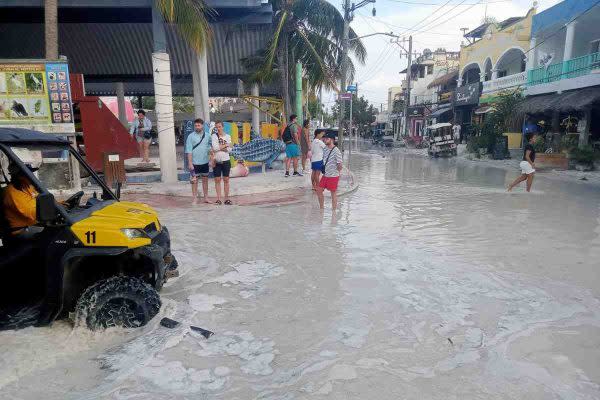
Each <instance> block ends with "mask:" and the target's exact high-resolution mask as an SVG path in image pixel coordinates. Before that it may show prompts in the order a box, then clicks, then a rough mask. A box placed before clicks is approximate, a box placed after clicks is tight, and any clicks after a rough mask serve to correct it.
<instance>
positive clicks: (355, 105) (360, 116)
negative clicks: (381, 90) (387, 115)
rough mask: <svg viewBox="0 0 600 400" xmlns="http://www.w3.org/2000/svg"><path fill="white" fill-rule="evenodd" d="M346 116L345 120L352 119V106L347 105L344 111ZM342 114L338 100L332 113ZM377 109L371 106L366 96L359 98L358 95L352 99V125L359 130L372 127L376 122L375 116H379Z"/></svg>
mask: <svg viewBox="0 0 600 400" xmlns="http://www.w3.org/2000/svg"><path fill="white" fill-rule="evenodd" d="M344 111H345V115H344V118H345V119H348V118H349V117H350V106H349V104H346V107H345V109H344ZM339 112H340V103H339V100H336V102H335V105H334V106H333V109H332V113H333V115H338V114H339ZM377 113H378V111H377V108H375V107H374V106H373V104H370V103H369V101H368V100H367V99H365V98H364V96H361V97H358V96H357V95H356V94H354V95H353V97H352V123H353V124H354V126H356V127H359V129H366V128H367V126H368V125H370V124H371V123H372V122H373V121H375V116H376V115H377Z"/></svg>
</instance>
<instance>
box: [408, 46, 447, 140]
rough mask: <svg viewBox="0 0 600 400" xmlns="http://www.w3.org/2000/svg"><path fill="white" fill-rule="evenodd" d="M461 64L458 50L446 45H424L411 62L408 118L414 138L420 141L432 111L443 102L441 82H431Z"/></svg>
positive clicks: (409, 128)
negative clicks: (440, 46)
mask: <svg viewBox="0 0 600 400" xmlns="http://www.w3.org/2000/svg"><path fill="white" fill-rule="evenodd" d="M458 65H459V52H455V51H446V50H445V49H437V50H436V51H430V50H428V49H425V50H423V54H422V55H421V56H419V57H417V59H416V60H415V61H414V62H413V63H412V65H411V70H410V74H411V90H410V103H409V107H408V110H407V115H406V117H405V118H406V123H407V124H408V135H409V136H411V137H413V138H415V139H414V140H415V141H417V142H419V141H420V138H421V137H422V136H423V132H424V127H425V126H426V125H427V119H428V117H429V115H430V114H431V113H432V112H435V110H436V109H437V108H438V107H439V105H440V94H441V93H440V92H439V89H440V85H433V86H432V83H434V82H435V81H436V80H439V79H440V78H442V77H444V76H447V75H448V74H449V73H451V72H452V71H454V70H456V69H457V68H458ZM404 84H405V83H404Z"/></svg>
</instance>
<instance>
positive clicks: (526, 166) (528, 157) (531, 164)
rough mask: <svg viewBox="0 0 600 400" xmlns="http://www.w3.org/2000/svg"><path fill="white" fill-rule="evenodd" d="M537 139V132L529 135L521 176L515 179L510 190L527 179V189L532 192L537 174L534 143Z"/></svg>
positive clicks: (524, 151) (521, 164) (521, 166)
mask: <svg viewBox="0 0 600 400" xmlns="http://www.w3.org/2000/svg"><path fill="white" fill-rule="evenodd" d="M536 139H537V134H535V133H533V134H530V135H529V140H528V143H527V144H526V145H525V149H524V150H523V161H521V163H520V164H519V167H520V168H521V176H519V177H518V178H517V179H515V180H514V182H513V183H511V184H510V186H509V187H508V191H509V192H510V191H511V190H512V189H513V188H514V187H515V186H517V185H518V184H519V183H521V182H523V181H527V191H528V192H531V186H532V185H533V177H534V175H535V148H534V147H533V144H534V143H535V140H536Z"/></svg>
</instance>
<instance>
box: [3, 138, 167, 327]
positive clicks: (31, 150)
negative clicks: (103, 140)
mask: <svg viewBox="0 0 600 400" xmlns="http://www.w3.org/2000/svg"><path fill="white" fill-rule="evenodd" d="M0 161H1V162H2V163H1V167H2V168H1V169H2V171H1V173H0V187H1V189H0V198H1V200H2V201H1V203H0V204H1V205H2V213H0V227H1V229H0V237H1V239H2V245H1V246H0V273H1V274H2V280H0V329H19V328H23V327H26V326H31V325H36V326H43V325H48V324H50V323H51V322H52V321H54V320H55V319H57V318H61V317H70V318H71V319H72V320H73V321H74V323H75V324H76V325H84V326H87V327H88V328H90V329H92V330H95V329H102V328H108V327H113V326H119V327H126V328H132V327H138V326H142V325H145V324H146V323H147V322H148V321H149V320H150V319H152V318H153V317H154V316H155V315H156V314H157V313H158V311H159V309H160V306H161V301H160V297H159V295H158V290H160V288H161V287H162V285H163V283H164V282H165V280H166V276H167V275H168V273H167V271H174V270H175V269H176V268H177V261H176V260H175V258H174V257H173V255H172V254H171V242H170V237H169V231H168V230H167V228H166V227H165V226H163V225H161V223H160V221H159V219H158V215H157V213H156V211H154V210H153V209H152V208H151V207H149V206H148V205H146V204H142V203H134V202H126V201H120V200H119V192H120V190H119V189H117V194H115V193H114V192H113V191H112V190H111V188H109V187H108V186H107V185H106V184H105V182H104V181H103V180H102V179H101V178H100V177H99V176H98V175H97V174H96V173H95V172H94V171H93V170H92V168H91V167H90V166H89V165H88V164H87V163H86V162H85V161H84V160H83V159H82V157H81V156H80V154H79V153H78V152H77V151H75V150H74V149H73V148H72V147H71V145H70V143H69V142H68V141H67V140H65V139H63V138H60V137H57V136H55V135H49V134H44V133H40V132H36V131H31V130H26V129H16V128H15V129H13V128H0ZM17 179H18V180H20V181H21V182H26V184H29V185H31V187H33V188H34V197H35V200H34V201H35V202H33V201H32V202H31V206H32V207H33V206H35V215H36V218H35V222H34V223H33V224H32V225H31V226H28V227H20V226H14V224H15V222H14V218H12V217H11V218H12V220H11V221H9V219H11V218H9V217H10V216H13V215H14V212H13V211H11V210H9V208H10V207H14V205H13V204H12V203H11V200H10V199H9V200H8V201H6V196H7V193H8V192H9V189H10V190H12V189H14V188H10V185H13V183H12V182H13V181H14V180H17ZM64 182H68V184H65V183H64ZM74 182H75V183H76V184H75V186H81V187H82V188H83V189H84V190H79V191H77V192H76V193H74V194H72V195H71V196H70V197H68V198H66V199H64V200H63V201H61V199H60V197H61V196H64V197H67V196H65V195H64V194H65V193H69V194H71V193H73V188H72V186H73V183H74ZM51 186H54V187H51ZM13 193H14V192H13ZM55 196H56V198H55ZM9 214H10V215H9Z"/></svg>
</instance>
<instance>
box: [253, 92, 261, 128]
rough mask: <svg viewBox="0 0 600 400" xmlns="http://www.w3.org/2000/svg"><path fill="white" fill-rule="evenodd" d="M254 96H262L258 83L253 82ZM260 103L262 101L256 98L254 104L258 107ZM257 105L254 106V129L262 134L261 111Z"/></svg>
mask: <svg viewBox="0 0 600 400" xmlns="http://www.w3.org/2000/svg"><path fill="white" fill-rule="evenodd" d="M252 96H260V91H259V87H258V83H254V84H252ZM259 105H260V102H259V101H258V100H254V106H255V107H258V106H259ZM255 107H252V130H254V132H255V133H257V134H260V111H259V110H258V108H255Z"/></svg>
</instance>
